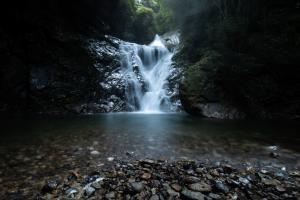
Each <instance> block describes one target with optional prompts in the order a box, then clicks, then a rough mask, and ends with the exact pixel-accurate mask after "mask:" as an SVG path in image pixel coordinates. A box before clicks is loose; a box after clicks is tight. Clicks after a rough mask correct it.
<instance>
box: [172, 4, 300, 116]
mask: <svg viewBox="0 0 300 200" xmlns="http://www.w3.org/2000/svg"><path fill="white" fill-rule="evenodd" d="M171 6H172V7H173V9H174V10H175V12H174V13H175V14H176V16H175V17H176V21H180V23H181V30H182V40H183V47H182V49H181V51H180V52H179V53H178V55H177V58H176V60H177V62H178V63H180V66H184V67H185V80H184V82H183V84H182V90H181V93H182V100H183V103H186V106H187V107H189V108H188V110H190V111H195V110H197V106H199V105H200V104H208V103H221V104H223V105H229V106H230V105H231V106H234V107H237V108H238V109H239V110H241V111H243V112H245V113H246V114H247V115H248V116H254V117H258V116H260V117H281V116H285V115H292V116H296V115H298V114H299V113H300V106H299V105H300V97H299V94H300V84H299V80H300V69H299V67H298V65H299V63H300V51H299V49H300V32H299V31H300V23H299V22H300V12H299V11H300V8H299V7H300V6H299V1H295V0H286V1H281V0H274V1H267V0H253V1H240V0H197V1H196V0H187V1H184V2H183V1H180V0H177V1H172V2H171ZM182 13H185V14H184V15H183V14H182ZM198 109H199V110H198V111H195V112H196V113H200V114H201V108H199V107H198Z"/></svg>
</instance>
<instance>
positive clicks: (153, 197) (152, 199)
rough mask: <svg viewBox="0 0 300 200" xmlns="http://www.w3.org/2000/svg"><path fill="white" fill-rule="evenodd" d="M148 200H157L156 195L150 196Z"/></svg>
mask: <svg viewBox="0 0 300 200" xmlns="http://www.w3.org/2000/svg"><path fill="white" fill-rule="evenodd" d="M149 200H159V196H158V195H152V196H151V197H150V199H149Z"/></svg>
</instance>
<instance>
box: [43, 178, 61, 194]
mask: <svg viewBox="0 0 300 200" xmlns="http://www.w3.org/2000/svg"><path fill="white" fill-rule="evenodd" d="M57 185H58V183H57V182H56V181H54V180H51V181H47V182H46V185H44V187H43V188H42V193H44V194H45V193H51V192H52V191H53V190H55V189H56V188H57Z"/></svg>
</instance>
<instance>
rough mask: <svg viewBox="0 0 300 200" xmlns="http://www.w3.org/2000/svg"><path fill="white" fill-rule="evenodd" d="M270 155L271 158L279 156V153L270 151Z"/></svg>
mask: <svg viewBox="0 0 300 200" xmlns="http://www.w3.org/2000/svg"><path fill="white" fill-rule="evenodd" d="M270 157H271V158H279V154H278V153H276V152H271V153H270Z"/></svg>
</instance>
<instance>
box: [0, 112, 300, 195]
mask: <svg viewBox="0 0 300 200" xmlns="http://www.w3.org/2000/svg"><path fill="white" fill-rule="evenodd" d="M2 122H3V121H2ZM298 130H299V125H298V124H297V123H291V122H290V123H279V122H278V123H276V124H274V123H272V124H271V125H268V124H267V122H264V124H259V123H258V122H255V123H249V124H247V123H246V122H228V121H214V120H203V119H201V118H194V117H190V116H188V115H180V114H170V115H167V114H165V115H140V114H111V115H98V116H96V115H94V116H82V117H78V118H73V117H72V118H61V119H58V118H56V119H53V118H45V119H32V120H27V121H24V122H23V123H22V121H10V122H6V123H3V124H2V125H1V134H2V135H1V140H0V160H1V162H0V199H33V198H36V197H38V198H40V199H42V198H44V199H47V198H48V199H51V198H52V199H58V198H60V199H67V196H66V195H68V194H67V193H66V192H67V191H68V190H69V189H70V190H69V191H68V192H70V193H72V194H73V195H74V198H78V197H80V198H91V199H93V198H94V199H100V197H103V198H106V197H105V196H106V195H107V197H111V198H112V197H113V196H115V198H119V199H120V198H121V199H122V198H123V197H124V198H126V196H128V195H130V198H133V199H136V198H139V199H147V198H151V197H152V196H154V197H153V199H155V198H156V199H157V196H159V198H162V197H164V199H169V196H168V195H171V194H169V193H168V192H170V191H171V193H172V192H173V191H172V190H174V191H175V192H174V196H175V199H176V198H177V199H178V198H182V199H183V198H187V197H186V196H184V195H186V193H185V192H184V191H185V190H184V189H186V190H187V191H188V192H190V191H192V193H190V194H192V195H200V196H201V197H202V196H203V195H205V198H208V197H210V198H212V197H213V196H214V194H216V195H219V196H214V197H220V199H224V198H225V197H226V198H231V199H235V198H236V196H237V197H238V199H251V198H252V199H255V198H254V197H257V198H256V199H262V197H266V198H269V199H276V198H277V199H282V198H286V199H296V197H297V192H299V191H298V190H299V189H298V188H299V169H300V162H299V161H300V154H299V145H298V144H299V139H298V138H299V137H298V133H299V131H298ZM146 158H150V159H152V161H150V160H148V161H145V159H146ZM190 160H192V161H190ZM152 163H153V164H152ZM228 165H231V167H228ZM201 168H202V170H203V171H202V172H200V171H199V170H200V169H201ZM227 168H232V169H230V171H229V170H228V169H227ZM190 177H196V178H198V179H194V180H197V181H196V182H195V183H200V184H203V183H205V184H207V185H209V186H207V185H205V186H207V187H211V191H209V192H201V191H200V193H201V194H199V191H197V189H195V188H197V187H198V186H199V185H193V186H190V185H191V184H194V183H193V182H188V181H186V179H189V178H190ZM254 178H255V179H254ZM96 180H97V182H99V184H100V185H99V186H97V185H96V186H95V184H96V183H94V184H93V186H92V184H90V183H92V182H95V181H96ZM218 181H221V183H222V184H223V185H224V187H225V186H226V187H225V188H227V189H228V192H222V191H219V190H218V189H217V188H216V187H217V186H216V185H217V183H219V182H218ZM233 181H235V182H233ZM133 182H136V183H137V184H135V183H134V184H133V185H132V183H133ZM175 183H177V184H178V185H179V186H180V187H179V186H178V185H177V186H178V188H181V189H182V190H179V189H178V191H176V189H174V188H172V185H173V184H175ZM89 184H90V185H89ZM97 184H98V183H97ZM155 184H156V185H155ZM243 184H244V185H243ZM167 185H169V186H167ZM133 186H136V187H140V186H142V187H141V188H142V189H141V191H140V192H135V191H132V190H133V189H132V187H133ZM169 187H170V188H171V189H172V190H170V189H169ZM173 187H174V186H173ZM282 188H283V189H282ZM277 189H279V190H282V192H280V191H278V190H277ZM86 190H88V191H87V192H89V191H90V192H91V195H86V194H87V193H86ZM225 190H226V189H225ZM226 191H227V190H226ZM248 191H249V192H252V193H248ZM193 192H198V193H193ZM210 193H212V194H211V195H210ZM70 195H71V194H70ZM110 195H111V196H110ZM143 195H144V196H143ZM156 195H157V196H156ZM247 195H248V196H247ZM270 195H271V196H270ZM70 197H72V195H71V196H70ZM68 198H69V197H68ZM130 198H129V199H130ZM153 199H152V200H153Z"/></svg>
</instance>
